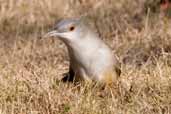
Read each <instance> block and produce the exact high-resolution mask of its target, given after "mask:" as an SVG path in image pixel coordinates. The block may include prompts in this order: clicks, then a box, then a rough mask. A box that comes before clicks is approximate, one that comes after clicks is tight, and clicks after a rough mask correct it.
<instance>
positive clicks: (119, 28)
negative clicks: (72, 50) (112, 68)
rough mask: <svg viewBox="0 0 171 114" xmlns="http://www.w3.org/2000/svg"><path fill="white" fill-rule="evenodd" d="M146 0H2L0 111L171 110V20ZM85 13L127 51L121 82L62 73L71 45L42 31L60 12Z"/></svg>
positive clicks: (109, 113)
mask: <svg viewBox="0 0 171 114" xmlns="http://www.w3.org/2000/svg"><path fill="white" fill-rule="evenodd" d="M147 1H148V0H120V1H117V0H66V1H64V0H39V1H38V0H0V40H1V41H0V113H1V114H170V113H171V59H170V58H171V45H170V44H171V39H170V38H171V25H170V20H169V19H168V18H166V17H163V16H162V14H161V12H160V11H158V10H159V7H158V6H156V7H153V9H150V8H148V6H149V7H150V6H151V5H149V4H151V3H153V2H154V1H152V0H151V1H152V2H151V3H150V2H149V1H148V2H147ZM152 5H153V4H152ZM155 8H156V9H155ZM79 16H86V17H85V18H87V19H88V20H89V22H90V24H92V27H94V28H95V30H96V31H97V32H98V33H99V35H100V36H101V37H102V38H103V40H104V41H105V42H107V43H108V45H110V46H111V47H112V49H113V51H114V52H115V53H116V54H117V55H118V57H119V58H120V60H121V62H122V74H121V77H120V80H121V81H120V82H119V84H118V86H117V87H115V88H113V89H106V90H101V89H100V88H99V87H98V86H97V87H96V86H92V85H87V84H83V83H81V84H80V85H74V84H70V83H63V82H61V81H60V79H61V78H62V74H63V73H65V72H67V71H68V65H69V62H68V56H67V49H66V47H65V45H64V44H63V43H62V42H61V41H59V40H58V39H57V38H56V39H52V38H49V39H48V38H47V39H42V38H41V36H42V35H43V34H45V33H46V32H47V31H48V29H49V28H50V27H52V25H53V24H54V23H55V22H56V21H58V20H59V19H63V18H71V17H79Z"/></svg>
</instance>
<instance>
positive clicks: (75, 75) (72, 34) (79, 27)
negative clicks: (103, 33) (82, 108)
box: [45, 18, 121, 84]
mask: <svg viewBox="0 0 171 114" xmlns="http://www.w3.org/2000/svg"><path fill="white" fill-rule="evenodd" d="M45 37H55V38H58V39H59V40H61V41H62V42H63V43H64V44H65V45H66V47H67V49H68V55H69V61H70V65H69V72H68V73H67V74H66V75H65V77H64V78H63V79H62V80H63V81H66V80H69V81H80V80H86V81H88V82H89V81H95V82H98V83H103V84H112V83H114V82H116V81H117V79H118V77H119V76H120V74H121V63H120V62H119V60H118V58H117V56H116V55H115V54H114V53H113V51H112V49H111V48H110V47H109V46H108V45H107V44H106V43H105V42H104V41H103V40H102V39H101V38H100V37H99V36H98V34H97V33H96V32H95V31H93V29H92V28H91V27H90V26H88V25H87V24H86V23H85V22H84V21H83V19H80V18H68V19H63V20H61V21H59V22H58V23H57V24H55V26H54V27H53V30H51V31H49V32H47V33H46V34H45Z"/></svg>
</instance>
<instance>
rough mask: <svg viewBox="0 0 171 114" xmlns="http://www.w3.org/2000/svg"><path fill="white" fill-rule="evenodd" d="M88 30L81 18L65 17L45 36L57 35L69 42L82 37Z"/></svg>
mask: <svg viewBox="0 0 171 114" xmlns="http://www.w3.org/2000/svg"><path fill="white" fill-rule="evenodd" d="M88 31H89V29H88V28H87V26H85V24H84V22H83V21H82V20H81V19H65V20H62V21H59V22H58V23H57V24H56V25H55V26H54V28H53V30H52V31H50V32H48V33H47V34H46V35H45V37H50V36H56V37H59V38H60V39H61V40H63V41H64V42H69V41H73V40H77V39H79V38H82V37H83V36H84V35H85V34H86V33H87V32H88Z"/></svg>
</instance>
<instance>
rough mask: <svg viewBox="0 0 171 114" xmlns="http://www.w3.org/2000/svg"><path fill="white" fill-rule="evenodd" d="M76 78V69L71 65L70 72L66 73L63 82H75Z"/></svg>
mask: <svg viewBox="0 0 171 114" xmlns="http://www.w3.org/2000/svg"><path fill="white" fill-rule="evenodd" d="M74 78H75V72H74V70H73V69H72V68H71V67H70V68H69V72H68V73H65V74H64V77H63V78H62V81H63V82H67V81H68V82H73V81H74Z"/></svg>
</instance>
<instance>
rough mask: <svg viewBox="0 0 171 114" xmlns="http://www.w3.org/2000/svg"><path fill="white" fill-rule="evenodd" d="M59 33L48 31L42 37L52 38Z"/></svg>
mask: <svg viewBox="0 0 171 114" xmlns="http://www.w3.org/2000/svg"><path fill="white" fill-rule="evenodd" d="M59 35H60V33H59V32H58V31H56V30H53V31H50V32H48V33H46V34H45V35H44V36H43V37H44V38H47V37H52V36H59Z"/></svg>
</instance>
